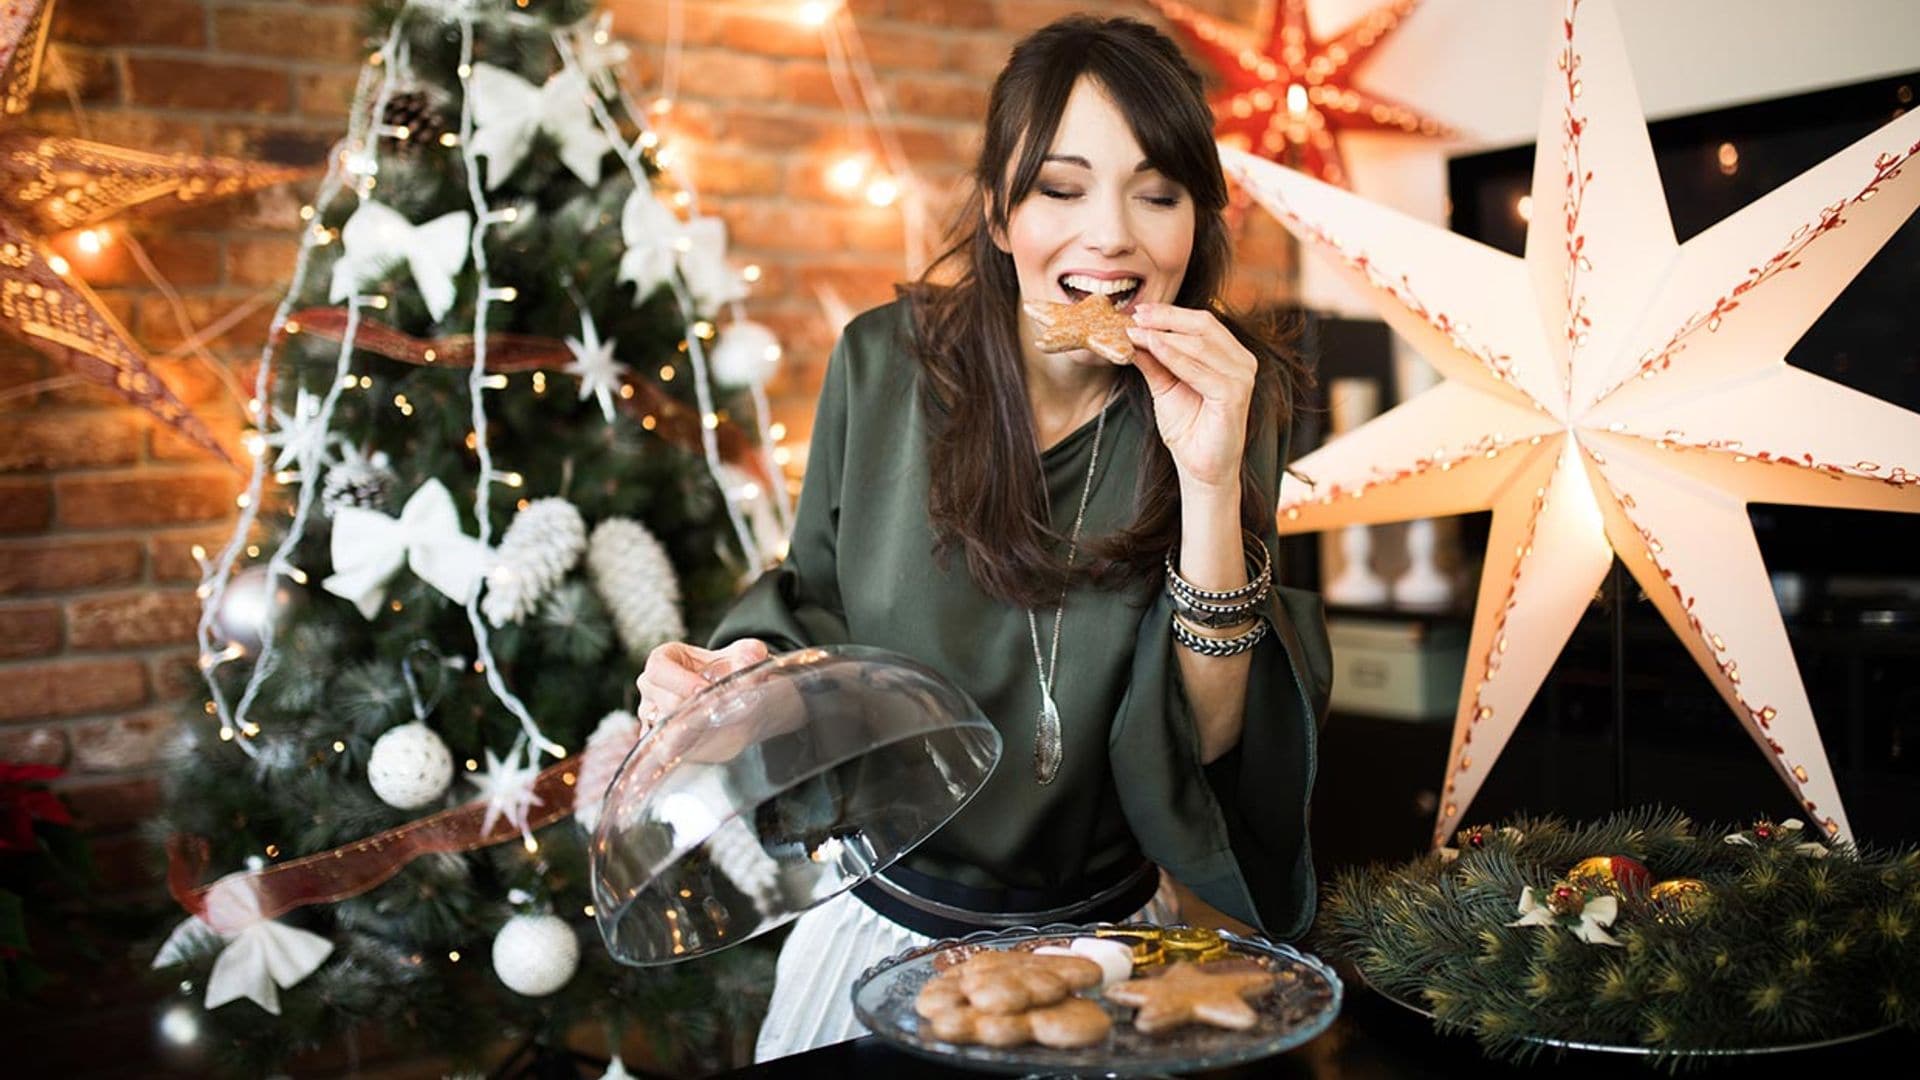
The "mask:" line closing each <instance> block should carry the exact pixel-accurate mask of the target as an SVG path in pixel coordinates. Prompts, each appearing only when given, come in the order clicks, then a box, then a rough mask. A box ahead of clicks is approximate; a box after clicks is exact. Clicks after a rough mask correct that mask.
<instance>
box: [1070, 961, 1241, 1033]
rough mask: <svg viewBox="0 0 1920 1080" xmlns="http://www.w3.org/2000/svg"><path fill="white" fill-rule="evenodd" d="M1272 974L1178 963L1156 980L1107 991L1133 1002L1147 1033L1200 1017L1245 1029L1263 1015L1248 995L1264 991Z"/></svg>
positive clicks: (1132, 982)
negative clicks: (1248, 1000) (1213, 968)
mask: <svg viewBox="0 0 1920 1080" xmlns="http://www.w3.org/2000/svg"><path fill="white" fill-rule="evenodd" d="M1272 986H1273V976H1272V975H1270V974H1267V973H1265V972H1250V971H1246V970H1243V969H1242V970H1232V971H1218V972H1216V971H1209V970H1207V969H1205V968H1202V967H1199V966H1196V965H1194V964H1190V963H1186V962H1185V961H1180V962H1176V963H1174V964H1173V965H1172V966H1171V967H1169V968H1168V969H1167V973H1166V974H1164V975H1161V976H1159V977H1158V978H1149V979H1129V980H1127V981H1126V982H1123V983H1121V984H1120V985H1118V986H1115V987H1112V988H1110V989H1109V990H1107V997H1108V998H1110V999H1111V1000H1113V1001H1117V1002H1119V1003H1120V1004H1122V1005H1132V1006H1134V1007H1135V1008H1136V1009H1138V1010H1139V1011H1138V1012H1136V1013H1135V1014H1134V1017H1133V1026H1134V1027H1135V1028H1137V1029H1139V1030H1140V1031H1143V1032H1145V1033H1146V1034H1148V1035H1158V1034H1160V1033H1161V1032H1165V1031H1172V1030H1173V1029H1175V1028H1178V1027H1183V1026H1185V1025H1186V1024H1188V1023H1191V1022H1194V1021H1198V1022H1200V1023H1203V1024H1211V1025H1213V1026H1214V1027H1218V1028H1226V1029H1227V1030H1229V1031H1246V1030H1247V1029H1249V1028H1251V1027H1253V1026H1254V1025H1255V1024H1257V1023H1259V1022H1260V1015H1259V1014H1258V1013H1256V1012H1254V1011H1253V1006H1251V1005H1249V1004H1247V1001H1246V999H1247V998H1249V997H1256V996H1258V995H1260V994H1263V993H1265V992H1266V991H1267V990H1268V989H1270V988H1271V987H1272Z"/></svg>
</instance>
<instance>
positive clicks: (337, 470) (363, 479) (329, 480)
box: [320, 446, 398, 518]
mask: <svg viewBox="0 0 1920 1080" xmlns="http://www.w3.org/2000/svg"><path fill="white" fill-rule="evenodd" d="M397 479H398V478H397V477H396V476H395V475H394V472H393V466H392V464H391V463H390V462H389V461H388V459H387V455H386V451H384V450H383V451H378V452H376V453H374V454H373V456H371V457H368V456H367V455H365V454H362V453H361V452H360V451H359V449H357V448H355V447H352V446H349V447H347V448H346V453H345V455H344V456H343V457H342V458H341V460H339V461H336V462H334V463H333V464H332V465H329V466H328V467H327V475H326V479H324V480H322V481H321V482H320V509H321V511H322V512H324V513H325V514H326V515H327V516H328V517H329V518H331V517H332V516H333V515H334V512H335V511H337V510H339V509H340V508H341V507H343V506H357V507H359V508H361V509H363V510H385V509H386V508H387V502H388V500H389V499H391V498H392V497H393V485H394V483H395V482H396V481H397Z"/></svg>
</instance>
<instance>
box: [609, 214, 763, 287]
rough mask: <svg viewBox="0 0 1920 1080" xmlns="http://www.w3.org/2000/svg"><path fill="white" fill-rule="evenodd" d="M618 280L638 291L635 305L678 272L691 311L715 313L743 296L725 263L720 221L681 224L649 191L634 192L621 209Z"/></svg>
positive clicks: (734, 274)
mask: <svg viewBox="0 0 1920 1080" xmlns="http://www.w3.org/2000/svg"><path fill="white" fill-rule="evenodd" d="M620 239H621V242H622V243H624V244H626V246H627V250H626V253H625V254H624V255H622V256H621V257H620V280H621V281H631V282H633V284H634V287H635V289H636V291H635V293H634V294H633V301H634V303H636V304H638V303H643V302H644V301H645V300H646V299H647V297H649V296H652V295H653V291H654V290H655V289H657V288H659V287H660V286H662V285H664V284H666V283H667V282H668V281H670V280H672V278H673V272H674V270H675V269H676V268H678V269H679V271H680V274H681V276H683V277H684V278H686V282H687V291H688V292H689V293H691V294H692V297H693V306H694V310H695V311H696V312H698V313H702V314H709V315H710V314H713V313H715V312H718V311H719V310H720V309H721V308H722V307H724V306H726V305H727V304H730V303H732V302H733V301H735V300H742V299H745V298H746V295H747V283H746V280H745V279H744V278H742V277H741V276H740V272H739V271H738V270H735V269H734V268H733V264H732V263H729V262H728V261H727V224H726V222H724V221H722V220H720V219H719V218H713V217H697V218H694V219H693V220H692V221H686V222H683V221H681V220H680V219H679V218H678V217H676V216H674V213H673V211H672V210H670V209H668V208H667V206H666V204H664V203H662V202H661V201H660V200H659V199H658V198H655V197H654V194H653V192H652V190H650V189H647V188H644V187H642V188H636V189H635V190H634V192H633V194H631V195H629V196H627V202H626V205H625V206H623V207H622V208H621V210H620Z"/></svg>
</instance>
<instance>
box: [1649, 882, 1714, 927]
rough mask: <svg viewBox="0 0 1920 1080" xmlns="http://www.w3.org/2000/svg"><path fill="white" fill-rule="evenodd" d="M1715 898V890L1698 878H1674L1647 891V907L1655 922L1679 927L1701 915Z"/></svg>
mask: <svg viewBox="0 0 1920 1080" xmlns="http://www.w3.org/2000/svg"><path fill="white" fill-rule="evenodd" d="M1712 896H1713V890H1712V889H1709V888H1708V887H1707V883H1706V882H1704V881H1701V880H1700V879H1698V878H1672V879H1669V880H1667V881H1662V882H1658V883H1656V884H1655V885H1654V886H1653V887H1652V888H1650V889H1648V890H1647V907H1648V909H1649V910H1651V911H1652V912H1653V921H1655V922H1657V923H1662V924H1664V925H1667V926H1677V925H1679V924H1681V923H1684V922H1687V921H1688V920H1690V919H1692V918H1693V917H1694V916H1695V915H1697V914H1699V913H1700V909H1701V908H1702V907H1703V906H1705V905H1706V903H1707V901H1708V900H1709V899H1711V898H1712Z"/></svg>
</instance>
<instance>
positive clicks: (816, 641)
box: [707, 334, 851, 653]
mask: <svg viewBox="0 0 1920 1080" xmlns="http://www.w3.org/2000/svg"><path fill="white" fill-rule="evenodd" d="M850 338H851V335H850V334H849V335H843V336H842V337H841V339H840V343H839V344H838V345H837V346H835V347H834V350H833V355H832V357H831V358H830V359H829V360H828V361H827V374H826V379H825V380H824V381H823V382H822V384H821V387H820V400H819V402H818V404H816V405H815V407H814V420H813V434H812V436H811V441H810V444H809V449H808V452H807V473H806V478H805V480H804V481H802V483H801V487H800V505H799V507H798V508H797V509H796V510H795V512H794V519H793V533H792V536H791V537H790V538H789V540H788V546H787V556H786V558H785V559H784V560H782V561H781V563H780V565H779V566H776V567H774V568H773V569H771V570H769V571H767V572H766V573H764V574H762V575H760V577H759V579H758V580H756V581H755V582H754V583H753V584H752V585H750V586H748V587H747V590H746V591H745V592H744V593H741V594H740V597H739V598H738V599H737V600H735V601H734V602H733V606H732V607H731V608H729V609H727V613H726V615H725V616H723V617H722V618H721V620H720V625H719V626H717V627H716V628H715V629H714V631H713V633H712V634H711V635H710V636H709V638H708V641H707V647H708V648H710V649H718V648H723V647H725V646H727V645H730V644H732V643H733V642H735V641H739V640H741V639H743V638H759V639H760V640H762V641H765V642H766V643H767V647H768V649H769V650H771V651H773V652H776V653H779V652H791V651H792V650H794V649H801V648H806V647H808V646H810V645H832V644H839V643H844V642H845V641H847V639H848V632H847V617H846V609H845V608H844V607H843V606H842V604H841V601H840V575H839V558H838V547H839V543H838V539H837V537H838V528H839V522H840V480H841V473H842V467H843V465H844V463H845V460H846V446H847V383H848V378H847V364H848V360H847V354H848V352H849V349H850V346H849V345H848V341H849V340H850Z"/></svg>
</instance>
